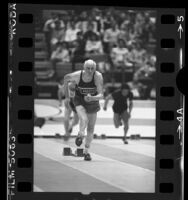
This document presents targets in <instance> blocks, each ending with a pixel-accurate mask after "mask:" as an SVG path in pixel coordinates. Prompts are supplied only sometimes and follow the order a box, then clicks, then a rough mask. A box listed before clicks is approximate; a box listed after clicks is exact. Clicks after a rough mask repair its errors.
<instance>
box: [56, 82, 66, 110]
mask: <svg viewBox="0 0 188 200" xmlns="http://www.w3.org/2000/svg"><path fill="white" fill-rule="evenodd" d="M63 81H64V80H63V79H61V80H60V81H59V83H58V90H57V97H58V100H59V106H62V100H63V99H65V91H64V86H63Z"/></svg>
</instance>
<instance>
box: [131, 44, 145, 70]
mask: <svg viewBox="0 0 188 200" xmlns="http://www.w3.org/2000/svg"><path fill="white" fill-rule="evenodd" d="M132 45H133V50H132V59H133V62H134V63H135V67H141V66H142V65H143V64H144V62H145V57H146V50H145V49H143V48H141V45H140V44H139V42H138V41H135V42H133V44H132Z"/></svg>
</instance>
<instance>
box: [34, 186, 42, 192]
mask: <svg viewBox="0 0 188 200" xmlns="http://www.w3.org/2000/svg"><path fill="white" fill-rule="evenodd" d="M33 190H34V192H44V190H42V189H41V188H40V187H38V186H36V185H34V188H33Z"/></svg>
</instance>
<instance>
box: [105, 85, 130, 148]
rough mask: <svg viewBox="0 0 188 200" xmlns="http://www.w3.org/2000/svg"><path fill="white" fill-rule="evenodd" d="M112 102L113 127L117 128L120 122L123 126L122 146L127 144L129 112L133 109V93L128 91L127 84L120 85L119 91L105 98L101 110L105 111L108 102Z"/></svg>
mask: <svg viewBox="0 0 188 200" xmlns="http://www.w3.org/2000/svg"><path fill="white" fill-rule="evenodd" d="M110 99H112V100H114V104H113V106H112V109H113V112H114V116H113V120H114V125H115V127H116V128H119V126H121V125H122V121H123V124H124V137H123V141H124V144H128V141H127V137H126V136H127V132H128V129H129V119H130V116H131V111H132V107H133V103H132V99H133V93H132V92H131V90H130V87H129V85H128V84H126V83H125V84H122V86H121V89H119V90H116V91H114V92H112V93H111V94H109V95H108V96H107V97H106V98H105V103H104V107H103V109H104V110H105V111H106V110H107V105H108V102H109V100H110Z"/></svg>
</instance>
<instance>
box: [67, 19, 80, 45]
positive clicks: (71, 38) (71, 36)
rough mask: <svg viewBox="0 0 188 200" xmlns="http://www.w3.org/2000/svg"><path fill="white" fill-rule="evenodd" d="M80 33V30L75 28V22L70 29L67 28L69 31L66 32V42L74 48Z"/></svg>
mask: <svg viewBox="0 0 188 200" xmlns="http://www.w3.org/2000/svg"><path fill="white" fill-rule="evenodd" d="M79 31H80V30H79V29H77V28H76V27H75V22H74V21H72V22H71V23H70V27H67V30H66V32H65V41H66V42H68V43H69V45H70V46H72V45H73V43H74V42H75V41H76V39H77V33H78V32H79Z"/></svg>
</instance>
